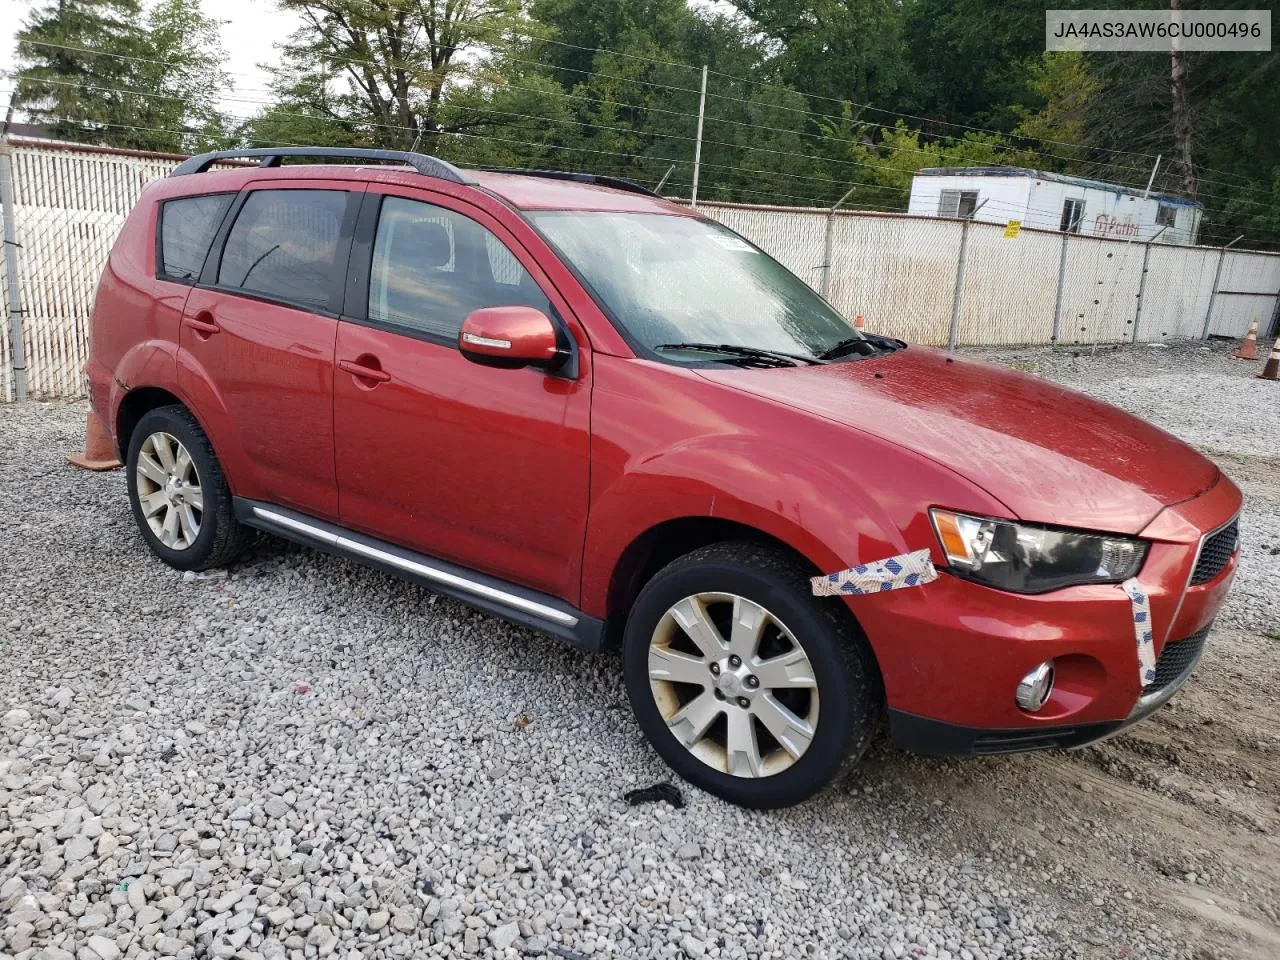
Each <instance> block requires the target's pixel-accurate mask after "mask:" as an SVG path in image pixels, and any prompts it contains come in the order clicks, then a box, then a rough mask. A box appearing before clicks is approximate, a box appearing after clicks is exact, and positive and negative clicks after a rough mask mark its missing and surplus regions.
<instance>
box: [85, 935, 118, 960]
mask: <svg viewBox="0 0 1280 960" xmlns="http://www.w3.org/2000/svg"><path fill="white" fill-rule="evenodd" d="M88 947H89V949H90V950H92V951H93V952H94V953H95V954H96V955H97V956H98V957H99V958H100V960H116V958H117V957H119V956H120V948H119V947H117V946H116V944H115V941H114V940H109V939H107V938H106V937H103V936H93V937H90V938H89V943H88Z"/></svg>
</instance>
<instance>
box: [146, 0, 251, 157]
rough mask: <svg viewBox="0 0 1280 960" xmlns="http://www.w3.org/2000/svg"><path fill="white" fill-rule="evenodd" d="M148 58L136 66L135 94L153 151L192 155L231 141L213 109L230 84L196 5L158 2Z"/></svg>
mask: <svg viewBox="0 0 1280 960" xmlns="http://www.w3.org/2000/svg"><path fill="white" fill-rule="evenodd" d="M145 39H146V44H147V55H146V58H145V59H143V60H142V61H140V62H139V63H138V65H137V70H136V76H135V78H134V88H135V89H136V90H138V91H139V94H143V93H145V94H148V96H146V97H142V98H141V99H143V100H145V102H146V112H145V114H144V116H145V118H146V121H147V122H146V123H144V124H141V125H142V126H148V127H151V128H152V129H154V130H156V131H157V132H156V133H155V134H154V135H153V138H152V145H151V146H152V149H157V150H169V151H175V152H182V151H185V152H194V151H197V150H209V149H214V148H217V147H220V146H227V145H229V142H230V140H231V137H230V136H229V134H228V130H227V123H226V120H225V118H224V117H223V115H222V113H221V112H220V111H219V109H218V106H217V103H218V98H219V96H220V95H221V93H222V92H223V91H224V90H226V89H227V87H228V85H229V83H230V78H229V76H228V75H227V73H226V71H224V70H223V69H222V66H221V65H222V64H223V63H224V62H226V58H227V55H226V50H225V49H224V48H223V46H222V38H221V35H220V25H219V23H218V21H216V20H212V19H210V18H208V17H206V16H205V15H204V14H203V12H202V11H201V9H200V0H160V2H159V3H157V5H156V6H155V8H154V9H153V10H152V11H151V14H150V16H149V17H148V18H147V32H146V37H145Z"/></svg>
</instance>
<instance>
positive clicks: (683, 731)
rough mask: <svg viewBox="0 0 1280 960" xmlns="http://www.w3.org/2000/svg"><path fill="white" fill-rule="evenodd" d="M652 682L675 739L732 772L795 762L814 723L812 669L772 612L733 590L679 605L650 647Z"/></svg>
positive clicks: (759, 773)
mask: <svg viewBox="0 0 1280 960" xmlns="http://www.w3.org/2000/svg"><path fill="white" fill-rule="evenodd" d="M648 670H649V688H650V690H651V691H652V693H653V699H654V703H655V704H657V707H658V712H659V713H660V714H661V715H662V719H663V720H664V721H665V722H666V724H667V728H668V730H669V731H670V732H671V734H672V735H673V736H674V737H675V738H676V740H677V741H678V742H679V743H680V744H682V745H683V746H684V748H685V749H686V750H688V751H689V752H690V753H692V754H693V755H694V756H695V757H697V758H698V759H699V760H701V761H702V762H703V763H705V764H707V765H708V766H710V767H712V768H713V769H715V770H718V771H720V772H722V773H728V774H731V775H732V776H736V777H768V776H773V775H775V774H778V773H781V772H782V771H784V770H786V769H788V768H789V767H791V766H792V765H793V764H794V763H795V762H796V761H797V760H799V759H800V758H801V757H802V756H804V753H805V751H806V750H808V749H809V745H810V744H811V743H812V742H813V737H814V732H815V731H816V730H817V726H818V687H817V681H816V680H815V678H814V671H813V666H812V665H811V664H810V662H809V657H808V656H807V655H806V654H805V652H804V648H803V647H802V646H801V645H800V642H799V641H798V640H797V639H796V638H795V636H794V635H793V634H792V633H791V631H790V630H789V629H788V628H787V627H786V625H785V624H783V623H782V621H781V620H779V619H778V618H777V617H776V616H774V615H773V614H772V613H770V612H769V611H768V610H767V609H765V608H764V607H763V606H761V605H760V604H758V603H755V602H754V601H752V600H748V599H747V598H746V597H740V596H737V595H736V594H731V593H698V594H694V595H692V596H688V597H685V598H684V599H683V600H680V601H679V602H677V603H676V604H674V605H673V606H672V607H671V608H670V609H668V610H667V612H666V613H665V614H664V615H663V616H662V618H661V620H659V621H658V625H657V627H656V628H655V629H654V632H653V637H652V639H651V640H650V643H649V658H648Z"/></svg>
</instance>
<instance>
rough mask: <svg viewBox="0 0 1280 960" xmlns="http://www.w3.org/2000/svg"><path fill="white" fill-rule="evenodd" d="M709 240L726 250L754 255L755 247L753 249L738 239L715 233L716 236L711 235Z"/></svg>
mask: <svg viewBox="0 0 1280 960" xmlns="http://www.w3.org/2000/svg"><path fill="white" fill-rule="evenodd" d="M711 239H712V240H714V241H715V242H716V243H718V244H720V246H722V247H724V248H725V249H726V250H733V251H736V252H737V253H755V252H756V248H755V247H753V246H752V245H751V244H749V243H747V241H745V240H743V239H741V238H740V237H731V236H729V235H727V234H723V233H716V234H712V236H711Z"/></svg>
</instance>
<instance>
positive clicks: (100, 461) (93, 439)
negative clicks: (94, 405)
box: [67, 410, 123, 470]
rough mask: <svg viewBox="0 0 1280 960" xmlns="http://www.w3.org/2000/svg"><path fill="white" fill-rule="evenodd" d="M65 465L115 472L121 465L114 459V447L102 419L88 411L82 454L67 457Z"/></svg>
mask: <svg viewBox="0 0 1280 960" xmlns="http://www.w3.org/2000/svg"><path fill="white" fill-rule="evenodd" d="M67 463H69V464H71V465H72V466H73V467H80V468H82V469H84V470H115V469H116V468H117V467H121V466H123V464H122V463H121V462H120V461H119V460H117V459H116V446H115V444H114V443H112V442H111V434H109V433H107V428H106V427H105V426H104V425H103V423H102V419H101V418H100V417H99V416H98V415H97V414H96V413H94V412H93V411H92V410H90V411H89V422H88V423H87V424H86V425H85V431H84V453H82V454H74V455H72V456H70V457H67Z"/></svg>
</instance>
